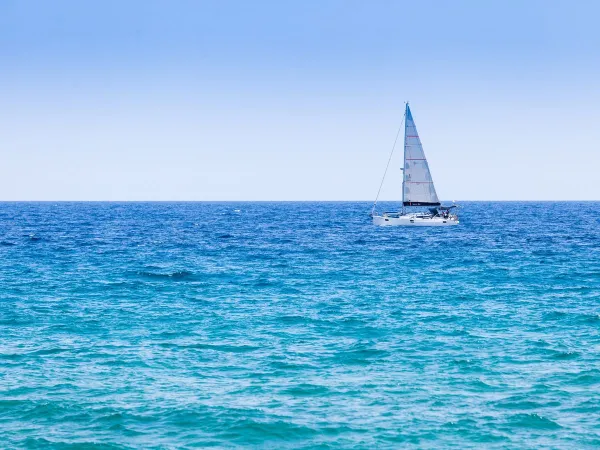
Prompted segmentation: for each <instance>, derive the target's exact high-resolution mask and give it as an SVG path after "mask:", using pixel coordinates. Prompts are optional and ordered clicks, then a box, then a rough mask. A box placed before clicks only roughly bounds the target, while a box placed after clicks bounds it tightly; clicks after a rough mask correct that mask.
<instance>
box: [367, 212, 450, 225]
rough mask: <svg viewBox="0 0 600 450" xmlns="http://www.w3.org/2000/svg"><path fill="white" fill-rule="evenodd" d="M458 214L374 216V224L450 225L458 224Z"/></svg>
mask: <svg viewBox="0 0 600 450" xmlns="http://www.w3.org/2000/svg"><path fill="white" fill-rule="evenodd" d="M458 223H459V220H458V217H456V216H451V217H448V218H444V217H418V216H415V215H413V214H405V215H403V216H387V215H385V214H384V215H383V216H373V224H374V225H379V226H382V227H391V226H406V227H450V226H453V225H458Z"/></svg>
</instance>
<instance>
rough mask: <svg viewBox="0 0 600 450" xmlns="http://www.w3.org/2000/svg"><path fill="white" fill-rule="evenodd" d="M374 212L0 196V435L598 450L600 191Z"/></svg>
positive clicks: (66, 442) (98, 442)
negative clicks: (589, 195) (380, 218)
mask: <svg viewBox="0 0 600 450" xmlns="http://www.w3.org/2000/svg"><path fill="white" fill-rule="evenodd" d="M369 209H370V205H369V204H367V203H58V204H55V203H1V204H0V255H1V259H0V261H1V262H2V270H1V272H0V307H1V309H0V330H1V333H0V435H1V436H0V437H1V438H2V444H1V446H2V447H7V448H11V447H30V448H38V447H39V448H47V447H54V448H78V446H77V445H75V446H73V447H71V445H72V444H87V446H88V447H89V448H94V447H95V446H98V448H132V447H143V448H154V447H156V448H182V447H208V446H214V447H223V448H235V447H244V446H253V447H260V448H306V449H309V448H398V447H418V448H423V447H426V448H427V447H431V448H440V447H451V446H455V447H459V448H468V447H487V448H496V447H497V448H592V447H598V446H600V394H599V393H598V392H599V390H600V334H599V332H600V294H599V292H600V229H599V226H600V203H538V204H535V203H464V208H463V209H462V211H461V225H460V226H458V227H451V228H431V229H423V228H416V229H407V228H375V227H373V226H372V225H371V224H370V218H369V217H368V212H369ZM236 210H239V211H236Z"/></svg>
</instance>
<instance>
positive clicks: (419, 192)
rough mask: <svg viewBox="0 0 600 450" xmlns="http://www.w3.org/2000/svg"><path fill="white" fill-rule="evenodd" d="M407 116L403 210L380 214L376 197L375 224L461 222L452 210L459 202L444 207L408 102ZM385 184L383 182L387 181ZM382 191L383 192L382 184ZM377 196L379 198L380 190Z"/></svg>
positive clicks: (373, 211) (405, 125)
mask: <svg viewBox="0 0 600 450" xmlns="http://www.w3.org/2000/svg"><path fill="white" fill-rule="evenodd" d="M404 119H405V120H404V166H403V168H402V169H401V170H402V173H403V177H402V210H401V211H400V212H384V213H382V214H379V213H376V212H375V208H376V206H377V199H375V203H374V204H373V209H372V211H371V216H372V217H373V223H374V224H375V225H380V226H392V225H404V226H414V227H435V226H437V227H440V226H444V227H445V226H452V225H458V223H459V220H458V216H457V215H456V214H455V213H453V211H452V209H454V208H456V205H452V206H442V205H441V203H440V201H439V199H438V196H437V193H436V191H435V186H434V184H433V179H432V178H431V172H430V171H429V165H428V164H427V159H426V158H425V153H424V152H423V145H422V144H421V139H420V138H419V134H418V133H417V127H416V126H415V121H414V120H413V117H412V114H411V112H410V108H409V106H408V103H406V113H405V115H404ZM394 147H395V144H394ZM392 154H393V149H392ZM390 160H391V155H390ZM388 166H389V161H388ZM386 173H387V168H386ZM384 179H385V174H384ZM381 183H382V185H383V180H382V182H381ZM379 191H380V192H381V186H380V187H379ZM377 198H379V193H378V194H377ZM407 208H409V209H407Z"/></svg>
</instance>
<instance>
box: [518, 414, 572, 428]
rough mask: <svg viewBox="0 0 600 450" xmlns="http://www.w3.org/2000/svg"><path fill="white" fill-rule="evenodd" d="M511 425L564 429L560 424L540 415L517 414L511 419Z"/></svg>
mask: <svg viewBox="0 0 600 450" xmlns="http://www.w3.org/2000/svg"><path fill="white" fill-rule="evenodd" d="M511 425H513V426H516V427H523V428H535V429H544V430H556V429H559V428H562V427H561V426H560V425H559V424H558V423H556V422H554V421H553V420H550V419H548V418H546V417H544V416H540V415H539V414H536V413H532V414H515V415H514V416H512V417H511Z"/></svg>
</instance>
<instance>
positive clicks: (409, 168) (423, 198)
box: [402, 103, 440, 206]
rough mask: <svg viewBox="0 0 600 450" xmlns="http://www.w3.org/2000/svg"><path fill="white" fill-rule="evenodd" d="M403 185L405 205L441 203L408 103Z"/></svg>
mask: <svg viewBox="0 0 600 450" xmlns="http://www.w3.org/2000/svg"><path fill="white" fill-rule="evenodd" d="M402 186H403V196H402V201H403V204H404V206H439V205H440V201H439V199H438V196H437V193H436V192H435V186H434V185H433V179H432V178H431V172H429V165H428V164H427V159H425V153H424V152H423V145H421V139H419V134H418V133H417V127H416V126H415V121H414V120H413V118H412V114H411V113H410V108H409V107H408V103H407V104H406V122H405V128H404V180H403V182H402Z"/></svg>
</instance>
